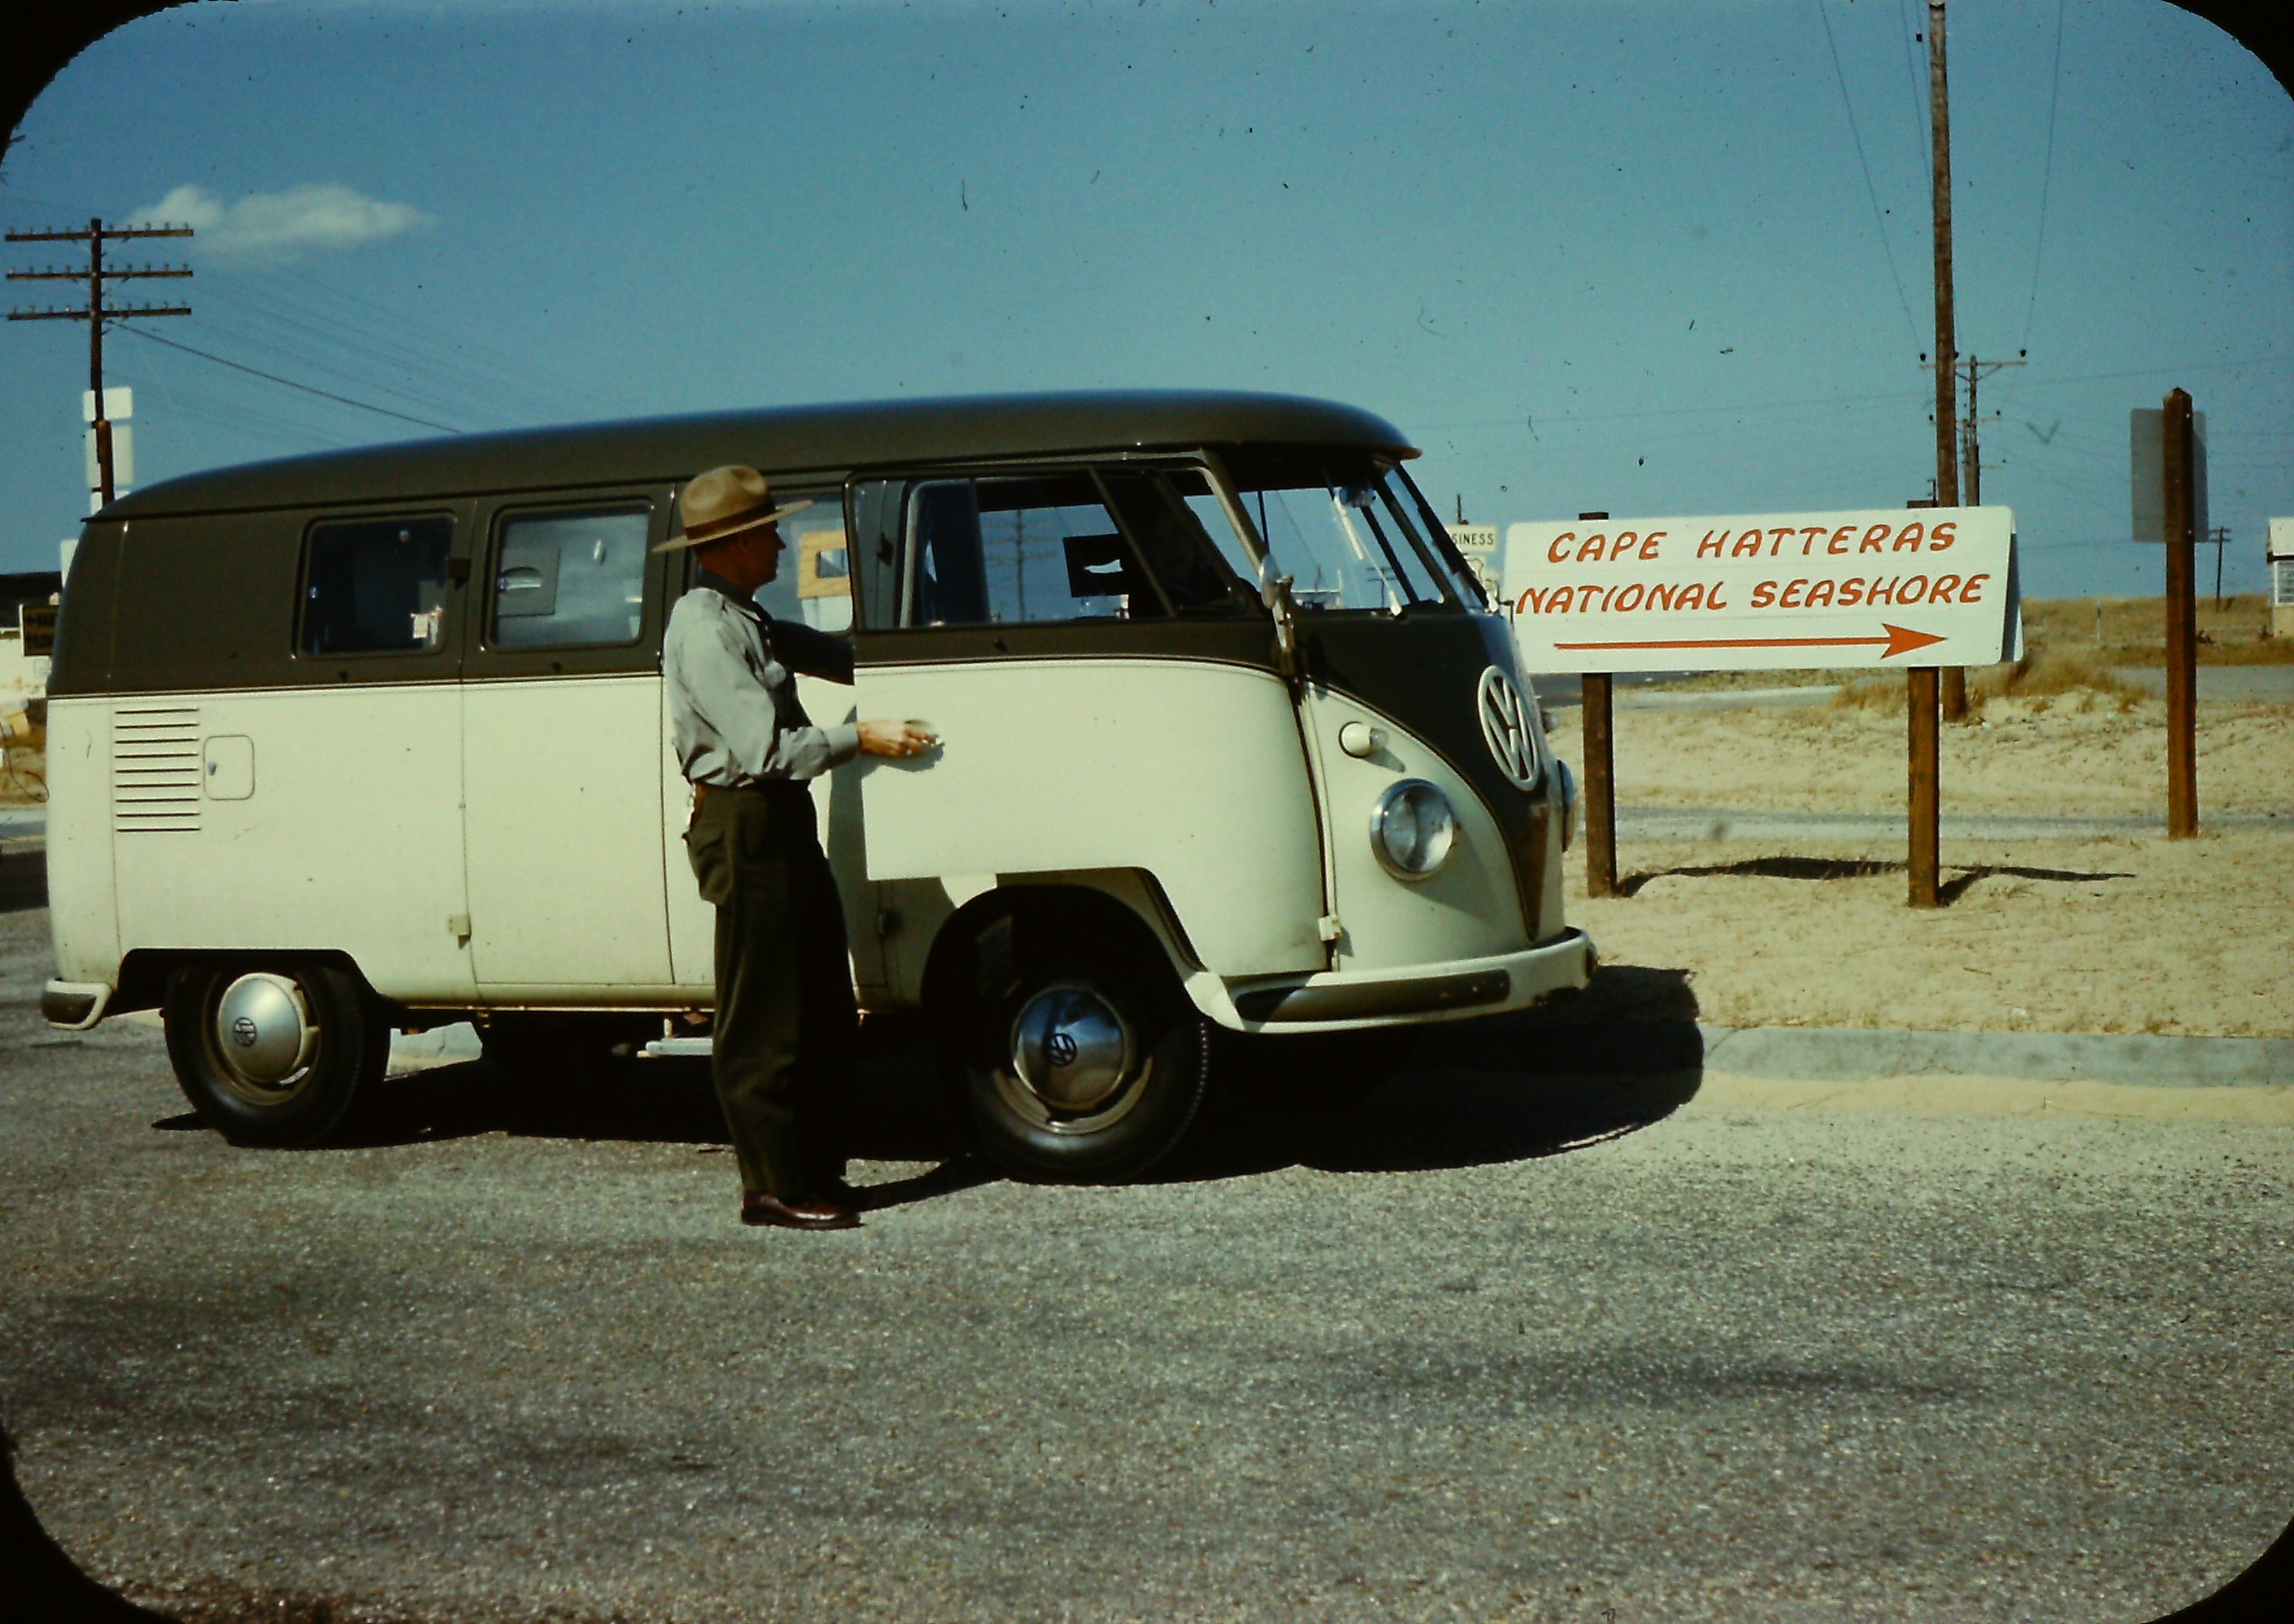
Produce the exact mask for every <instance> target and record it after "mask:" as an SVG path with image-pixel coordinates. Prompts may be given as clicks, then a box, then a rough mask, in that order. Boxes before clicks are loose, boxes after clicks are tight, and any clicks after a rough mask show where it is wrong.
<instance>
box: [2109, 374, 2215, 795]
mask: <svg viewBox="0 0 2294 1624" xmlns="http://www.w3.org/2000/svg"><path fill="white" fill-rule="evenodd" d="M2127 451H2128V458H2127V475H2128V477H2127V487H2128V494H2129V496H2130V497H2131V498H2132V502H2131V507H2132V509H2133V512H2132V521H2133V522H2132V525H2131V533H2132V534H2133V536H2134V538H2135V540H2137V541H2147V542H2152V543H2157V542H2164V543H2166V547H2167V834H2168V838H2169V839H2170V840H2189V839H2190V838H2191V837H2192V836H2193V835H2195V834H2197V833H2198V832H2199V753H2198V703H2197V701H2198V687H2199V670H2198V641H2199V638H2198V632H2199V624H2198V616H2199V606H2198V560H2197V557H2196V548H2197V546H2198V540H2199V538H2200V536H2203V535H2205V534H2206V533H2207V414H2206V413H2205V412H2203V411H2193V410H2191V397H2190V396H2189V395H2188V394H2184V392H2183V391H2182V390H2180V389H2177V390H2176V391H2174V392H2173V393H2172V394H2169V395H2168V397H2167V399H2166V402H2165V403H2164V404H2163V405H2162V406H2161V407H2160V409H2159V410H2156V411H2151V410H2144V409H2143V408H2141V407H2137V408H2136V409H2135V410H2133V411H2130V412H2128V413H2127Z"/></svg>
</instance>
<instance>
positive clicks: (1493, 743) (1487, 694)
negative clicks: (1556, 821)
mask: <svg viewBox="0 0 2294 1624" xmlns="http://www.w3.org/2000/svg"><path fill="white" fill-rule="evenodd" d="M1476 708H1477V709H1478V710H1479V711H1480V712H1481V717H1482V737H1483V738H1484V739H1485V740H1486V741H1487V742H1488V743H1489V747H1490V754H1491V755H1493V756H1494V757H1495V758H1496V759H1497V764H1498V768H1499V770H1500V771H1501V772H1502V773H1504V774H1505V775H1506V776H1507V777H1508V778H1510V779H1511V780H1512V781H1513V782H1514V784H1516V785H1517V787H1519V788H1521V789H1525V790H1533V789H1535V788H1536V787H1537V781H1538V778H1539V776H1540V775H1541V770H1540V768H1539V766H1538V760H1537V746H1536V745H1535V743H1533V742H1532V741H1531V738H1530V732H1529V712H1528V710H1527V708H1526V707H1525V705H1524V704H1523V702H1522V697H1521V690H1520V689H1519V688H1517V687H1516V686H1513V678H1510V677H1509V676H1507V675H1506V674H1505V673H1504V672H1503V671H1501V670H1499V669H1498V668H1497V667H1496V666H1494V665H1493V666H1492V667H1490V669H1489V670H1486V671H1484V672H1483V673H1482V691H1481V695H1480V702H1479V704H1478V706H1477V707H1476Z"/></svg>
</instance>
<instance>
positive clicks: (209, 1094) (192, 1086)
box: [162, 960, 390, 1146]
mask: <svg viewBox="0 0 2294 1624" xmlns="http://www.w3.org/2000/svg"><path fill="white" fill-rule="evenodd" d="M162 1013H163V1016H164V1019H165V1020H166V1024H167V1058H168V1059H169V1060H171V1061H173V1062H174V1064H175V1080H176V1081H177V1082H178V1083H180V1084H183V1093H184V1095H185V1097H186V1098H188V1099H189V1100H191V1108H192V1109H194V1110H196V1111H197V1112H198V1113H199V1117H200V1119H201V1120H202V1121H204V1122H205V1123H206V1124H207V1125H208V1126H209V1127H211V1128H213V1129H215V1130H216V1132H217V1133H221V1134H222V1135H223V1136H224V1138H225V1139H227V1140H229V1141H231V1142H232V1144H235V1145H264V1146H284V1145H308V1144H313V1143H315V1142H316V1141H319V1140H321V1139H323V1138H325V1137H326V1135H327V1134H328V1133H329V1132H331V1131H332V1130H333V1129H334V1127H335V1125H337V1124H338V1123H339V1122H341V1121H342V1119H343V1116H344V1113H345V1112H346V1111H348V1110H349V1109H350V1106H351V1100H352V1099H353V1097H354V1095H356V1094H357V1092H359V1090H360V1089H362V1088H363V1087H366V1086H368V1085H370V1084H374V1083H377V1082H379V1081H380V1080H381V1078H382V1076H383V1074H384V1073H385V1071H386V1070H387V1069H388V1068H389V1064H390V1028H389V1027H387V1026H386V1025H384V1024H383V1022H382V1020H381V1019H380V1017H379V1015H378V1011H376V1010H375V1008H374V1004H373V1001H372V999H371V998H370V996H369V995H368V993H367V990H366V985H365V983H364V982H362V981H361V980H360V979H359V978H358V977H357V976H356V975H355V974H354V973H353V972H352V971H350V970H345V969H342V968H340V967H339V966H337V965H333V964H329V963H324V962H318V961H314V960H304V961H300V962H289V963H286V964H283V965H280V966H277V967H275V968H274V967H264V968H253V967H248V966H222V967H218V966H214V965H191V966H187V967H185V968H184V969H182V970H177V971H176V972H175V975H174V976H173V977H171V978H169V979H168V982H167V999H166V1002H165V1004H164V1006H163V1011H162Z"/></svg>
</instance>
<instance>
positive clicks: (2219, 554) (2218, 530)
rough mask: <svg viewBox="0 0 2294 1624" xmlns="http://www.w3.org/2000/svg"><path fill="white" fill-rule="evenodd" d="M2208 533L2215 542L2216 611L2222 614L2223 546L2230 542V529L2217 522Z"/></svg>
mask: <svg viewBox="0 0 2294 1624" xmlns="http://www.w3.org/2000/svg"><path fill="white" fill-rule="evenodd" d="M2207 533H2208V534H2209V536H2211V537H2212V538H2213V539H2214V544H2215V613H2217V614H2220V613H2222V606H2223V597H2222V560H2223V548H2224V547H2225V545H2226V544H2227V543H2228V542H2229V540H2230V529H2229V527H2228V526H2227V525H2223V524H2217V525H2216V526H2215V527H2214V528H2213V529H2212V530H2210V531H2209V532H2207Z"/></svg>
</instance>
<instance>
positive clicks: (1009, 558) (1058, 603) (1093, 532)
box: [901, 471, 1253, 626]
mask: <svg viewBox="0 0 2294 1624" xmlns="http://www.w3.org/2000/svg"><path fill="white" fill-rule="evenodd" d="M907 559H908V569H907V582H906V591H905V594H904V597H905V609H906V613H904V614H903V615H902V616H901V624H903V625H907V626H976V625H981V624H988V623H1013V622H1021V621H1038V622H1040V621H1089V620H1144V619H1147V618H1150V617H1160V616H1164V615H1168V614H1171V613H1181V614H1198V613H1211V614H1223V613H1246V612H1247V611H1248V606H1249V601H1250V598H1251V597H1252V596H1253V595H1251V594H1249V593H1247V592H1246V591H1245V590H1244V589H1242V587H1241V583H1240V582H1239V581H1236V580H1235V579H1234V578H1233V575H1232V572H1231V571H1230V570H1229V569H1228V567H1227V566H1226V565H1225V564H1224V563H1223V562H1222V561H1221V559H1220V556H1219V553H1218V549H1217V548H1216V547H1215V546H1214V545H1213V544H1212V543H1211V541H1210V540H1209V539H1208V537H1207V536H1206V535H1205V534H1204V532H1203V528H1202V525H1201V524H1200V522H1199V521H1198V520H1197V518H1196V516H1195V515H1194V514H1192V512H1190V511H1189V509H1188V508H1187V506H1186V504H1185V502H1184V500H1183V499H1181V498H1180V496H1179V495H1178V493H1177V492H1176V491H1175V490H1174V489H1173V488H1172V487H1171V486H1170V484H1169V483H1168V482H1167V480H1166V479H1165V478H1164V476H1163V475H1159V474H1154V473H1131V472H1118V471H1110V472H1108V473H1106V474H1105V475H1103V476H1102V477H1097V478H1095V477H1094V475H1091V474H1087V473H1083V472H1076V473H1071V474H1029V475H989V476H982V477H980V478H976V479H934V480H924V481H920V482H919V483H916V484H915V485H914V486H912V487H911V488H910V490H909V493H908V504H907Z"/></svg>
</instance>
